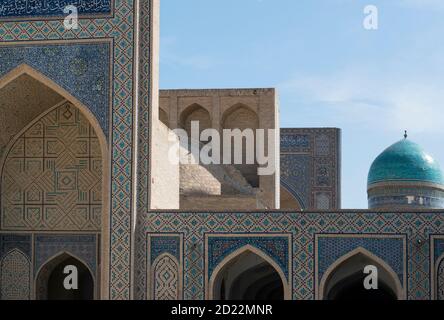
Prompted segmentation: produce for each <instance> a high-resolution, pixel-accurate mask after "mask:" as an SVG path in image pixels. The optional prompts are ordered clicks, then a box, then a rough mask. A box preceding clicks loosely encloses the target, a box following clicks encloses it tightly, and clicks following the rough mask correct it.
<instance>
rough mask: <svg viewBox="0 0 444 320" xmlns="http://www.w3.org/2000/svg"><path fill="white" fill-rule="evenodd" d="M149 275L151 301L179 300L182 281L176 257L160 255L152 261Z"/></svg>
mask: <svg viewBox="0 0 444 320" xmlns="http://www.w3.org/2000/svg"><path fill="white" fill-rule="evenodd" d="M151 273H152V274H151V280H152V282H151V283H152V295H151V296H152V299H153V300H179V299H180V296H181V290H182V281H181V277H180V272H179V262H178V261H177V259H176V257H174V256H172V255H171V254H168V253H164V254H162V255H160V256H159V257H157V258H156V259H155V260H154V262H153V266H152V272H151Z"/></svg>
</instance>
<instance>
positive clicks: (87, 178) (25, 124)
mask: <svg viewBox="0 0 444 320" xmlns="http://www.w3.org/2000/svg"><path fill="white" fill-rule="evenodd" d="M23 92H26V93H27V94H23ZM0 95H1V96H2V97H5V99H2V100H1V103H0V109H1V110H0V111H1V112H2V114H8V116H9V118H7V120H5V121H6V122H7V124H6V125H2V126H1V127H0V136H2V137H5V136H6V137H7V139H4V142H6V143H5V144H3V145H1V146H0V177H2V176H3V175H4V167H5V163H6V161H7V160H8V157H9V156H10V155H11V154H12V153H13V152H14V150H15V151H16V150H18V149H14V150H13V148H14V147H16V146H17V143H18V141H20V139H26V138H28V136H26V135H27V134H28V133H29V132H31V131H32V132H34V133H35V132H36V130H35V129H38V128H37V127H38V126H39V125H41V123H40V122H41V120H42V119H43V118H45V117H48V116H49V117H53V118H54V117H55V115H56V114H60V111H59V110H57V109H58V108H61V107H64V106H65V105H66V108H65V111H66V114H64V116H65V117H66V118H71V117H76V121H77V122H78V123H79V121H78V119H80V118H81V119H83V120H81V121H80V122H82V121H83V122H84V123H85V125H79V130H81V131H82V132H87V133H88V139H89V140H90V141H89V142H85V143H84V144H83V145H82V144H81V143H77V144H75V147H76V148H82V146H86V145H88V143H89V144H90V146H91V141H93V140H94V141H93V144H94V148H93V149H94V150H95V151H94V152H96V153H97V157H95V158H97V159H99V160H98V161H95V160H94V161H95V162H94V164H92V163H93V162H91V161H90V163H89V164H87V165H86V166H90V167H91V168H93V169H92V170H93V172H94V170H95V172H96V173H97V174H99V176H100V179H99V180H97V181H98V185H99V186H98V187H97V188H96V187H95V186H94V188H95V190H97V192H96V193H95V192H94V191H92V193H91V194H89V195H88V196H86V195H85V194H79V201H84V200H85V199H90V198H95V202H100V204H98V205H97V206H95V207H94V208H92V207H91V206H90V202H89V201H88V204H86V205H85V206H86V207H89V208H85V211H82V212H80V211H79V212H78V214H79V217H80V218H79V219H80V220H82V219H83V217H84V216H85V215H90V216H94V217H97V222H98V223H97V225H98V226H99V227H98V228H99V229H98V230H94V233H95V234H96V233H97V232H100V246H101V248H100V249H99V250H98V251H99V252H100V253H99V254H100V255H101V257H100V259H98V260H100V261H101V269H98V270H99V271H98V273H97V274H98V275H99V279H96V281H95V283H96V295H95V296H94V297H95V298H99V297H101V298H103V299H106V298H108V289H109V288H108V279H109V272H108V271H109V263H108V261H109V174H110V172H109V152H108V142H107V139H106V137H105V135H104V133H103V130H102V128H101V126H100V124H99V122H98V121H97V119H96V118H95V116H94V115H93V114H92V113H91V111H90V110H89V109H88V107H86V106H85V105H83V104H82V103H81V102H80V101H79V100H78V99H76V98H75V97H74V96H73V95H71V94H70V93H69V92H68V91H66V90H65V89H63V88H62V87H60V86H59V85H58V84H56V83H55V82H54V81H52V80H51V79H49V78H47V77H46V76H45V75H43V74H42V73H40V72H38V71H36V70H35V69H33V68H31V67H30V66H28V65H26V64H22V65H20V66H18V67H17V68H15V69H13V70H12V71H10V72H9V73H8V74H6V75H5V76H3V77H2V78H0ZM6 98H7V99H6ZM34 105H35V108H34V107H32V106H34ZM30 106H31V107H32V108H30ZM8 108H9V109H8ZM11 108H13V109H12V110H14V114H13V113H10V112H9V111H8V110H11ZM51 113H54V116H53V115H52V114H51ZM48 119H49V118H48ZM48 119H44V121H51V120H48ZM39 121H40V122H39ZM83 122H82V123H83ZM8 125H9V127H8ZM64 125H66V127H68V126H69V124H67V123H64ZM40 127H41V126H40ZM61 130H65V129H61ZM66 130H69V129H68V128H66ZM66 130H65V131H66ZM36 134H37V133H36ZM38 134H40V133H38ZM66 136H69V137H72V134H70V133H67V135H66ZM36 138H38V139H37V140H39V141H40V140H42V141H43V140H45V139H44V138H42V137H40V136H39V137H36ZM51 138H54V139H53V140H54V143H53V142H48V143H52V146H53V147H54V148H58V147H57V146H56V145H57V143H60V141H57V136H54V137H51ZM68 139H70V138H68ZM70 141H71V140H70ZM0 143H2V141H0ZM41 143H42V144H41V145H42V146H43V145H45V141H43V142H41ZM62 143H63V142H62ZM35 146H40V144H35ZM46 146H47V145H46ZM46 146H45V147H42V148H43V150H44V151H43V152H44V153H45V154H44V155H43V158H45V157H46V155H47V153H46V152H47V151H48V149H47V147H46ZM70 146H71V144H69V145H68V144H66V145H65V146H64V148H70ZM59 147H60V146H59ZM42 148H40V149H42ZM85 148H86V147H85ZM88 148H89V147H88ZM54 150H55V149H54ZM89 150H92V149H89ZM77 151H78V150H77ZM83 151H85V152H89V151H87V149H84V150H83V149H82V150H81V151H80V152H83ZM11 152H12V153H11ZM39 152H40V151H39ZM14 157H15V158H17V156H16V155H14ZM20 157H22V158H23V157H24V158H26V157H27V155H26V154H24V155H23V156H19V158H20ZM85 158H91V155H90V154H89V155H88V156H85ZM45 159H46V158H45ZM85 161H86V160H85ZM68 162H69V161H68ZM86 162H88V161H86ZM86 162H85V163H86ZM91 164H92V166H94V167H92V166H91ZM88 170H89V169H88ZM68 171H70V170H66V171H64V172H61V171H60V172H59V171H57V172H58V173H60V176H58V177H59V178H60V179H59V180H57V181H60V182H61V183H64V185H59V187H60V188H61V189H64V191H66V192H69V191H72V190H73V189H74V185H75V184H77V185H79V184H88V185H90V184H92V185H94V183H95V182H94V181H92V180H94V177H92V176H91V175H88V174H86V175H83V176H80V174H79V175H77V176H76V174H75V172H68ZM71 171H74V170H71ZM62 174H65V176H62ZM2 181H3V182H4V180H2ZM91 181H92V182H91ZM3 182H2V183H0V188H2V184H3ZM5 183H6V182H5ZM32 188H33V186H30V190H29V194H28V195H27V199H26V201H28V202H37V200H38V199H40V198H41V193H40V194H39V192H38V190H37V189H35V190H37V191H36V192H34V191H35V190H34V189H32ZM89 190H92V189H89ZM3 191H4V190H3ZM3 191H2V197H3V196H4V192H3ZM96 195H98V196H97V197H96ZM39 197H40V198H39ZM0 201H1V200H0ZM20 201H22V200H20ZM23 201H25V200H23ZM23 201H22V202H23ZM85 201H86V200H85ZM59 203H62V204H63V202H59ZM1 208H2V212H0V213H1V216H2V219H3V218H4V212H3V208H4V206H3V203H2V205H1ZM68 211H69V210H67V212H68ZM54 212H55V211H54ZM35 216H36V217H37V218H36V219H34V220H32V221H31V220H29V221H31V222H32V223H30V225H29V226H24V225H22V226H18V227H20V228H21V229H20V230H26V228H28V229H29V231H35V230H33V228H31V226H32V225H33V224H34V223H35V224H36V225H39V227H40V228H47V229H48V230H42V231H45V232H50V231H51V228H49V227H48V225H47V224H45V223H43V222H42V223H40V222H39V220H38V219H41V218H40V217H41V214H36V215H35ZM47 216H50V215H49V214H48V215H47ZM48 219H49V218H48ZM80 220H78V221H77V223H78V225H82V223H83V222H82V221H80ZM53 221H55V220H53ZM79 221H80V222H79ZM39 223H40V224H39ZM56 223H57V222H54V225H55V227H54V228H53V229H55V230H58V231H60V230H63V229H60V225H57V224H56ZM83 225H85V226H86V225H87V223H84V224H83ZM13 227H14V224H13V223H11V228H13ZM88 228H89V229H88V230H87V231H88V232H89V231H91V226H90V227H88ZM12 230H13V229H12ZM73 231H82V232H83V231H84V230H82V227H81V226H80V227H78V230H77V229H76V230H73ZM97 268H99V266H97ZM99 286H100V287H99Z"/></svg>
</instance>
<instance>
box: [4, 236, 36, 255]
mask: <svg viewBox="0 0 444 320" xmlns="http://www.w3.org/2000/svg"><path fill="white" fill-rule="evenodd" d="M31 241H32V240H31V236H30V235H19V234H1V235H0V259H1V258H2V257H3V255H5V254H7V253H8V252H9V251H11V250H13V249H19V250H20V251H22V252H23V253H24V254H26V255H27V256H28V258H29V259H30V260H31V247H32V244H31Z"/></svg>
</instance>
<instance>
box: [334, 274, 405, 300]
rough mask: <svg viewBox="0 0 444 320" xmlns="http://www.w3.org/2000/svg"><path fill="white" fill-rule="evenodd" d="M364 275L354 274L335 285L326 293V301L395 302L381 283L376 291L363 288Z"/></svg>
mask: <svg viewBox="0 0 444 320" xmlns="http://www.w3.org/2000/svg"><path fill="white" fill-rule="evenodd" d="M365 276H366V275H363V274H362V272H358V273H355V274H353V275H351V276H349V277H347V278H345V279H344V280H342V281H340V282H339V283H337V284H336V285H335V286H334V287H333V288H332V289H331V290H330V291H329V293H328V296H327V299H328V300H355V301H360V300H361V301H391V300H397V297H396V294H395V293H394V292H393V291H392V290H391V289H390V288H389V287H388V286H387V285H385V284H384V283H382V282H381V281H380V282H379V284H378V289H377V290H367V289H365V288H364V279H365Z"/></svg>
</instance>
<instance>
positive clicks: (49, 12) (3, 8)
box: [0, 0, 113, 19]
mask: <svg viewBox="0 0 444 320" xmlns="http://www.w3.org/2000/svg"><path fill="white" fill-rule="evenodd" d="M69 5H73V6H76V7H77V10H78V13H79V15H96V14H104V15H109V14H111V12H112V7H113V0H90V1H85V0H1V1H0V19H2V18H36V17H53V16H63V15H65V14H64V12H63V10H64V8H65V7H66V6H69Z"/></svg>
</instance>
